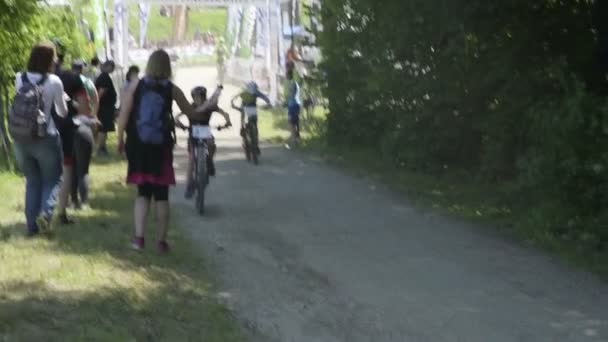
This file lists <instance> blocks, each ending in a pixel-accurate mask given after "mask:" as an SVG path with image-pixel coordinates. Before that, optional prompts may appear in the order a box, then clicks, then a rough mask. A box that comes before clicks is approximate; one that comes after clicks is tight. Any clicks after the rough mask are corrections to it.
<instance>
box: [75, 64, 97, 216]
mask: <svg viewBox="0 0 608 342" xmlns="http://www.w3.org/2000/svg"><path fill="white" fill-rule="evenodd" d="M85 68H86V63H85V62H84V61H82V60H77V61H75V62H74V63H73V64H72V71H73V72H74V73H75V74H77V75H78V76H79V77H80V79H81V80H82V82H83V84H84V87H85V89H86V91H87V94H88V96H89V99H90V101H89V106H86V107H85V106H79V107H78V115H77V116H75V117H74V119H73V122H74V125H75V126H76V127H77V128H76V131H75V135H74V173H75V175H74V177H73V179H72V203H73V205H74V207H75V208H76V209H81V208H85V207H88V199H89V166H90V164H91V158H92V155H93V148H94V145H95V138H94V133H93V132H94V131H95V130H96V128H97V126H98V124H99V120H97V111H98V108H99V95H98V94H97V89H96V88H95V84H94V83H93V81H92V80H91V79H89V78H88V77H86V76H84V75H83V71H84V70H85Z"/></svg>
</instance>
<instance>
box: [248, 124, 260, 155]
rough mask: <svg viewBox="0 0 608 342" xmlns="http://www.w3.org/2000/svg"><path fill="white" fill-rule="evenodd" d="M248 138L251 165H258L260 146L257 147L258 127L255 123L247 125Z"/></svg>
mask: <svg viewBox="0 0 608 342" xmlns="http://www.w3.org/2000/svg"><path fill="white" fill-rule="evenodd" d="M249 136H250V138H251V148H250V150H251V151H250V154H251V158H252V159H253V163H254V164H255V165H258V163H259V159H260V146H259V145H258V143H259V141H258V125H257V124H256V123H255V122H252V123H251V124H250V125H249Z"/></svg>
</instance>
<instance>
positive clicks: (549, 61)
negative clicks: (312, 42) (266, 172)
mask: <svg viewBox="0 0 608 342" xmlns="http://www.w3.org/2000/svg"><path fill="white" fill-rule="evenodd" d="M604 6H607V4H606V1H603V2H601V3H600V2H597V3H595V2H594V1H592V0H561V1H559V0H534V1H516V0H500V1H481V0H474V1H470V0H467V1H465V0H383V1H377V0H325V1H323V8H322V9H321V18H322V24H323V31H322V32H321V33H319V34H318V39H319V43H320V45H321V47H322V50H323V55H324V59H325V60H324V65H323V68H324V70H325V71H326V72H327V77H328V87H327V89H326V95H327V97H328V98H329V101H330V114H329V116H328V127H327V128H328V129H327V134H328V139H329V142H330V143H331V144H335V145H342V146H349V147H351V148H359V149H362V148H366V147H369V146H373V148H374V150H376V151H378V152H379V153H380V154H381V155H382V157H383V158H384V159H385V160H388V161H390V162H391V163H393V165H394V166H395V167H403V168H405V169H408V170H413V171H419V172H425V173H432V174H435V175H442V174H446V173H448V172H450V173H452V174H453V173H454V172H455V170H458V171H459V172H460V173H459V174H462V175H463V176H462V177H463V181H464V180H465V179H464V177H468V178H469V179H468V180H467V181H471V180H473V181H475V182H485V183H493V184H496V188H505V187H506V186H505V185H507V184H508V185H509V189H512V190H511V195H512V196H513V195H516V196H513V197H515V198H517V201H515V203H513V205H516V206H517V205H518V206H520V207H526V208H528V209H527V210H528V215H527V217H528V218H529V219H530V221H529V223H531V225H532V226H533V229H537V230H538V231H539V232H541V234H546V233H547V232H549V233H550V234H551V235H553V236H557V237H559V238H560V239H567V240H575V241H577V242H584V243H588V244H591V245H592V247H593V248H596V249H597V250H605V248H606V247H607V246H606V244H607V243H608V101H607V98H608V97H607V96H606V95H607V94H608V93H607V92H606V84H605V83H606V78H605V75H606V71H607V66H606V65H607V64H608V54H607V49H608V42H607V40H608V32H607V29H606V25H608V20H606V18H608V11H607V10H606V8H603V7H604ZM600 18H601V19H600ZM602 56H603V57H602ZM600 57H602V58H603V61H604V62H603V63H602V59H601V58H600ZM461 171H465V172H461ZM465 175H467V176H465ZM513 189H514V190H513ZM522 195H524V196H522Z"/></svg>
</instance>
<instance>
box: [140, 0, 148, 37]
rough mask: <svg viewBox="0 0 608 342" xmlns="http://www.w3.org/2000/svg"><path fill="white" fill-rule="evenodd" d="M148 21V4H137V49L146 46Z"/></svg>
mask: <svg viewBox="0 0 608 342" xmlns="http://www.w3.org/2000/svg"><path fill="white" fill-rule="evenodd" d="M149 21H150V4H149V3H140V4H139V47H140V48H143V47H144V46H145V45H146V36H147V34H148V23H149Z"/></svg>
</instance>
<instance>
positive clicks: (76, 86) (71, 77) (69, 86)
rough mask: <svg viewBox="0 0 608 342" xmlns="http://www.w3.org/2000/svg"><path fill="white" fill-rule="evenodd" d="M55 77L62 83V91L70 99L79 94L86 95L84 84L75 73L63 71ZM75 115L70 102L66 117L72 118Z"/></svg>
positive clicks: (75, 112)
mask: <svg viewBox="0 0 608 342" xmlns="http://www.w3.org/2000/svg"><path fill="white" fill-rule="evenodd" d="M57 76H59V78H60V79H61V83H63V91H65V93H66V94H68V96H69V97H70V98H72V99H73V98H75V97H76V95H78V94H79V93H82V92H84V93H86V91H87V90H86V88H85V87H84V83H83V82H82V79H81V78H80V76H79V75H78V74H76V73H75V72H72V71H69V70H64V71H61V72H60V73H59V74H58V75H57ZM76 114H77V111H76V108H74V106H73V105H72V101H70V102H68V116H69V117H72V116H74V115H76Z"/></svg>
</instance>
